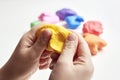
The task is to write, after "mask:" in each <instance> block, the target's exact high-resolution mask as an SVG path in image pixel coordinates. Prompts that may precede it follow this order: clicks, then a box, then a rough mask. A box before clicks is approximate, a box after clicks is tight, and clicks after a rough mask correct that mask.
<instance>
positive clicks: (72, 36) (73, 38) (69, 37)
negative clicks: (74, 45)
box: [67, 33, 76, 41]
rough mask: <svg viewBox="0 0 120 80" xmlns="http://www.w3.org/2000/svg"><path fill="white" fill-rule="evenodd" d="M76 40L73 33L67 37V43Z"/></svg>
mask: <svg viewBox="0 0 120 80" xmlns="http://www.w3.org/2000/svg"><path fill="white" fill-rule="evenodd" d="M75 39H76V37H75V35H74V34H73V33H71V34H70V35H69V36H68V39H67V40H69V41H74V40H75Z"/></svg>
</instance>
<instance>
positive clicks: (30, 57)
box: [0, 26, 52, 80]
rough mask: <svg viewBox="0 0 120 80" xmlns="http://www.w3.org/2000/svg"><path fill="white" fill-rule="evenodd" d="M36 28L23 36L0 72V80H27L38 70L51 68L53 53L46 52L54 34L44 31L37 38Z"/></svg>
mask: <svg viewBox="0 0 120 80" xmlns="http://www.w3.org/2000/svg"><path fill="white" fill-rule="evenodd" d="M38 28H39V27H37V26H36V27H34V28H33V29H31V30H30V31H28V32H27V33H26V34H24V35H23V37H22V38H21V40H20V42H19V43H18V45H17V47H16V49H15V51H14V52H13V54H12V56H11V58H10V59H9V61H8V62H7V63H6V64H5V65H4V66H3V67H2V68H1V70H0V80H8V79H9V80H26V79H28V78H29V77H30V76H31V75H32V74H33V73H34V72H35V71H36V70H37V69H38V68H40V69H44V68H47V67H49V64H50V62H51V59H50V55H51V54H52V52H48V51H45V49H46V47H47V45H48V42H49V39H50V37H51V35H52V33H51V32H50V31H49V30H44V31H42V32H41V33H40V36H39V38H36V31H37V30H38Z"/></svg>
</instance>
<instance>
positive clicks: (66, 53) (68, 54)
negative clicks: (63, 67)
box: [57, 33, 78, 63]
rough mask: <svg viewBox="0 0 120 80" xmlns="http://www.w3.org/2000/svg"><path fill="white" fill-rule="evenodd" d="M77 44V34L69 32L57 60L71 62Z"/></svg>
mask: <svg viewBox="0 0 120 80" xmlns="http://www.w3.org/2000/svg"><path fill="white" fill-rule="evenodd" d="M77 44H78V39H77V36H76V35H75V34H73V33H71V34H70V35H69V36H68V38H67V40H66V42H65V45H64V48H63V51H62V53H61V55H60V57H59V58H58V61H57V62H71V63H72V62H73V57H74V54H75V53H76V48H77Z"/></svg>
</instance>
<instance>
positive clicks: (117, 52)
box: [0, 0, 120, 80]
mask: <svg viewBox="0 0 120 80" xmlns="http://www.w3.org/2000/svg"><path fill="white" fill-rule="evenodd" d="M61 8H71V9H73V10H75V11H77V13H78V14H80V15H81V16H83V17H84V19H85V21H87V20H99V21H101V22H102V23H103V27H104V33H103V34H102V36H101V37H102V38H103V39H104V40H106V41H107V43H108V45H107V47H105V48H104V50H103V51H102V52H100V53H98V55H96V56H94V57H92V59H93V63H94V66H95V72H94V75H93V79H92V80H120V48H119V45H120V42H119V41H120V37H119V35H120V28H119V27H120V9H119V8H120V1H119V0H0V67H2V66H3V65H4V64H5V63H6V61H7V60H8V59H9V57H10V56H11V54H12V52H13V51H14V49H15V47H16V45H17V43H18V42H19V40H20V38H21V36H22V35H23V34H24V33H25V32H27V31H28V30H29V29H30V22H32V21H35V20H37V19H38V18H37V17H38V16H39V15H40V13H41V12H43V11H49V12H53V13H55V12H56V11H57V10H59V9H61ZM49 74H50V70H49V69H47V70H44V71H37V72H36V73H35V74H34V75H33V76H32V77H31V79H30V80H48V77H49Z"/></svg>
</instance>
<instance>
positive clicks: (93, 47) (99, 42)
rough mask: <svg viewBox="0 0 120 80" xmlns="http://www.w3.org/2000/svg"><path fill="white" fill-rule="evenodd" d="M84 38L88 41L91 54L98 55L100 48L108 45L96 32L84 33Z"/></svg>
mask: <svg viewBox="0 0 120 80" xmlns="http://www.w3.org/2000/svg"><path fill="white" fill-rule="evenodd" d="M83 38H84V39H85V41H86V42H87V43H88V46H89V48H90V51H91V55H96V54H97V52H98V51H99V50H101V49H102V48H103V47H105V46H106V45H107V43H106V42H105V41H104V40H103V39H101V38H100V37H98V36H96V35H94V34H89V33H84V34H83Z"/></svg>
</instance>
